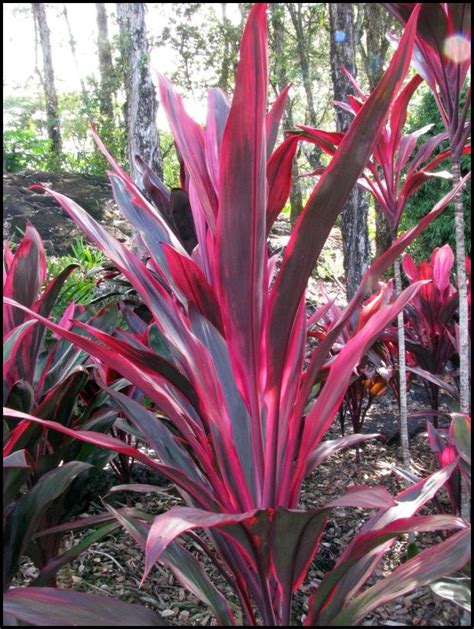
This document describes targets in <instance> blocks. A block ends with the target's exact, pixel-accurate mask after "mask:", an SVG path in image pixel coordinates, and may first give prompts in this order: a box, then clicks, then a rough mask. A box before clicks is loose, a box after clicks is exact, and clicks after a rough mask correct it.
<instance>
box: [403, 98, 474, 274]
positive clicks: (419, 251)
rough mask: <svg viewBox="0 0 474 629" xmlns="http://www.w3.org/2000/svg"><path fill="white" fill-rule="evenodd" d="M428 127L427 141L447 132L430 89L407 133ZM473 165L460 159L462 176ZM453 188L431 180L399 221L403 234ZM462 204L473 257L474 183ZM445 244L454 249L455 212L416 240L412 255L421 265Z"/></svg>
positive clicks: (468, 248) (465, 158) (446, 214)
mask: <svg viewBox="0 0 474 629" xmlns="http://www.w3.org/2000/svg"><path fill="white" fill-rule="evenodd" d="M465 96H466V89H464V91H463V94H462V99H461V102H462V103H464V98H465ZM429 124H430V125H433V126H432V127H431V129H430V130H428V131H427V133H426V136H425V137H426V138H427V139H428V138H429V137H433V136H435V135H437V134H438V133H442V132H443V131H444V125H443V122H442V121H441V119H440V116H439V111H438V107H437V105H436V102H435V99H434V97H433V94H432V92H431V90H428V91H426V92H425V93H424V94H423V97H422V99H421V101H420V102H419V105H418V106H417V107H416V108H415V109H414V111H412V112H411V113H410V116H409V118H408V124H407V130H408V133H412V132H413V131H415V129H419V128H420V127H424V126H425V125H429ZM441 150H442V147H437V148H436V149H435V151H434V153H433V155H434V156H436V155H438V154H439V153H440V151H441ZM470 163H471V161H470V156H469V155H462V156H461V168H462V171H463V173H466V172H468V170H469V169H470ZM451 186H452V182H451V181H449V180H443V179H435V180H432V181H431V183H430V185H429V186H425V187H424V188H423V189H421V190H419V191H417V192H415V194H414V195H413V196H412V197H411V198H410V199H409V201H408V203H407V205H406V210H405V212H404V214H403V215H402V218H401V221H400V229H401V230H402V231H404V230H406V229H409V228H410V227H413V225H416V224H417V223H418V221H419V220H420V218H421V217H422V216H424V215H425V214H426V213H427V212H428V211H429V210H430V209H431V208H432V207H433V204H434V203H436V201H437V200H438V199H440V198H441V197H442V196H443V195H445V194H446V193H447V192H449V190H450V189H451ZM463 205H464V217H465V225H466V232H465V233H466V237H465V241H466V252H467V254H468V255H470V252H471V182H469V183H468V184H467V185H466V188H465V190H464V191H463ZM444 244H449V245H450V247H451V248H452V249H453V250H454V249H455V247H456V236H455V229H454V213H453V212H444V213H443V214H442V215H441V216H440V217H439V218H438V219H437V220H436V221H435V222H434V223H433V224H432V225H430V227H428V229H427V230H426V231H425V232H424V233H423V234H420V237H419V238H417V239H416V240H415V242H413V243H412V244H411V245H410V247H409V252H410V254H411V255H412V256H413V258H414V259H415V260H416V262H421V260H426V259H428V258H429V256H430V254H431V252H432V251H433V249H435V248H436V247H442V246H443V245H444Z"/></svg>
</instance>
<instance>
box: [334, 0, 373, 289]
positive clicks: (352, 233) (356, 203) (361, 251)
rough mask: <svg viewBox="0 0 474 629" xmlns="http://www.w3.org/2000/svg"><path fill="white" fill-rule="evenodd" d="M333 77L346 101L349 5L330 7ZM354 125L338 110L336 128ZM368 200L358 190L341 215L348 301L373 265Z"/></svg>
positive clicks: (351, 48)
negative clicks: (371, 260) (343, 70)
mask: <svg viewBox="0 0 474 629" xmlns="http://www.w3.org/2000/svg"><path fill="white" fill-rule="evenodd" d="M329 20H330V31H331V75H332V81H333V86H334V96H335V98H336V100H339V101H344V100H346V99H347V96H348V95H349V94H352V87H351V85H350V83H349V82H348V80H347V78H346V76H345V75H344V73H343V72H342V71H341V69H340V68H341V65H342V66H344V67H346V68H347V69H348V70H349V72H350V73H351V74H352V75H353V76H355V74H356V67H355V62H354V58H355V45H354V31H353V8H352V4H349V3H343V2H340V3H330V4H329ZM351 122H352V118H351V116H350V114H348V113H347V112H345V111H344V110H342V109H340V108H336V128H337V130H338V131H346V130H347V129H348V127H349V126H350V124H351ZM367 210H368V205H367V199H366V197H365V194H364V193H363V192H362V191H361V190H360V189H359V188H358V187H357V186H356V187H354V189H353V190H352V192H351V194H350V196H349V198H348V200H347V201H346V204H345V206H344V209H343V211H342V214H341V232H342V245H343V254H344V270H345V272H346V294H347V298H348V300H349V299H350V298H351V297H352V296H353V295H354V293H355V292H356V290H357V288H358V287H359V285H360V282H361V279H362V276H363V274H364V272H365V271H366V269H367V268H368V266H369V263H370V248H369V233H368V227H367Z"/></svg>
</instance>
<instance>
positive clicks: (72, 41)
mask: <svg viewBox="0 0 474 629" xmlns="http://www.w3.org/2000/svg"><path fill="white" fill-rule="evenodd" d="M63 16H64V21H65V22H66V28H67V30H68V34H69V47H70V49H71V54H72V58H73V60H74V66H75V68H76V72H77V76H78V77H79V82H80V84H81V92H82V98H83V99H84V101H85V102H87V101H88V96H87V91H86V86H85V85H84V80H83V78H82V75H81V71H80V68H79V62H78V60H77V54H76V41H75V39H74V37H73V34H72V29H71V23H70V22H69V15H68V12H67V5H66V4H65V3H64V4H63Z"/></svg>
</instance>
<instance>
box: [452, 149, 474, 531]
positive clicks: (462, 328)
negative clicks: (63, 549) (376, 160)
mask: <svg viewBox="0 0 474 629" xmlns="http://www.w3.org/2000/svg"><path fill="white" fill-rule="evenodd" d="M460 180H461V164H460V161H459V157H457V156H455V157H453V185H455V186H456V185H457V184H458V183H459V181H460ZM454 221H455V228H456V266H457V279H458V292H459V394H460V411H461V413H466V414H467V415H470V413H471V404H470V387H469V379H470V378H469V376H470V365H469V313H468V302H467V281H466V251H465V245H464V233H465V227H464V208H463V202H462V190H460V191H459V192H458V193H457V194H456V196H455V197H454ZM461 516H462V517H463V518H465V519H466V520H467V521H470V495H469V491H468V488H467V486H466V482H465V480H464V478H463V476H462V474H461Z"/></svg>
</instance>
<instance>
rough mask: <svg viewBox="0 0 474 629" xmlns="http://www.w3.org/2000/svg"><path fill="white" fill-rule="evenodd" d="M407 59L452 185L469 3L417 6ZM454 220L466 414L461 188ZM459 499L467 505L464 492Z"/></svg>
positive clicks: (405, 10)
mask: <svg viewBox="0 0 474 629" xmlns="http://www.w3.org/2000/svg"><path fill="white" fill-rule="evenodd" d="M384 6H385V8H386V9H387V10H388V11H390V12H391V13H392V15H394V16H395V17H396V18H397V19H398V20H399V21H400V22H401V23H402V24H405V23H406V22H407V21H408V20H409V19H410V16H411V15H412V12H413V11H414V10H415V5H414V4H413V3H410V2H409V3H390V4H384ZM416 10H417V9H416ZM413 63H414V64H415V66H416V68H417V71H418V72H419V73H420V75H421V76H422V77H423V78H424V79H425V80H426V82H427V83H428V85H429V87H430V89H431V91H432V93H433V96H434V98H435V101H436V104H437V105H438V110H439V112H440V115H441V118H442V120H443V123H444V126H445V129H446V131H447V134H448V138H449V144H450V148H451V151H452V173H453V183H454V185H456V184H457V183H458V182H459V180H460V178H461V161H460V158H461V154H462V152H463V150H464V145H465V142H466V140H467V139H468V138H469V136H470V133H471V120H470V116H469V108H470V104H471V84H470V80H469V77H468V73H469V69H470V66H471V3H467V2H466V3H464V2H440V3H438V2H435V3H427V4H424V5H422V9H421V11H420V15H419V20H418V27H417V36H416V41H415V52H414V55H413ZM466 80H469V88H468V90H467V94H466V98H465V102H464V105H461V93H462V89H463V87H464V84H465V83H466ZM454 218H455V229H456V266H457V277H458V287H459V362H460V370H459V371H460V374H459V376H460V377H459V389H460V410H461V411H462V412H463V413H467V414H470V408H471V402H470V371H471V368H470V356H469V345H470V344H469V331H468V328H469V314H468V297H467V282H466V267H465V258H466V255H465V242H464V239H465V227H464V211H463V201H462V195H461V192H460V193H459V194H458V195H457V196H456V197H455V198H454ZM465 502H466V504H467V496H466V501H465Z"/></svg>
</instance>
